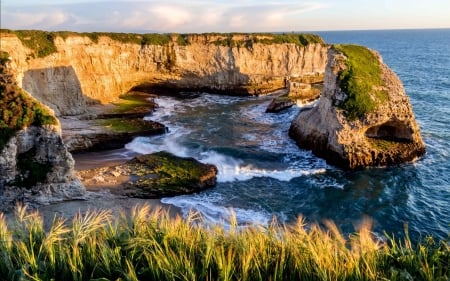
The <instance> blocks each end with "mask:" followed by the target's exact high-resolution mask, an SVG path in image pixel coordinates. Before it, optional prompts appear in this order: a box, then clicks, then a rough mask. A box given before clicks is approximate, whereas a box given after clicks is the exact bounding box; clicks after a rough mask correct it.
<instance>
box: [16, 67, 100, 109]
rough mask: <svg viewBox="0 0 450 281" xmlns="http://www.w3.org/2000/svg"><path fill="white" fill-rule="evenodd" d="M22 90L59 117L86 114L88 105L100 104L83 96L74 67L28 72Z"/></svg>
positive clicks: (25, 74)
mask: <svg viewBox="0 0 450 281" xmlns="http://www.w3.org/2000/svg"><path fill="white" fill-rule="evenodd" d="M22 88H23V89H24V90H26V91H27V92H29V93H30V94H31V95H33V97H35V98H36V99H37V100H39V101H40V102H42V103H43V104H45V105H47V106H49V107H50V108H51V109H53V110H54V111H55V114H56V115H57V116H65V115H79V114H84V113H86V106H87V105H90V104H98V103H100V101H98V100H95V99H92V98H90V97H87V96H85V95H84V94H83V91H82V89H81V83H80V80H79V79H78V76H77V74H76V72H75V70H74V68H73V67H72V66H58V67H49V68H40V69H31V70H27V71H26V72H25V73H24V77H23V81H22Z"/></svg>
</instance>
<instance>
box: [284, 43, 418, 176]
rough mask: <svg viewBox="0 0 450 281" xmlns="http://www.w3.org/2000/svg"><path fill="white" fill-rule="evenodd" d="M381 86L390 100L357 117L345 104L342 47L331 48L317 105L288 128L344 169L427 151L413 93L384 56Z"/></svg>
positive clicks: (302, 143) (390, 161)
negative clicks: (351, 115) (349, 114)
mask: <svg viewBox="0 0 450 281" xmlns="http://www.w3.org/2000/svg"><path fill="white" fill-rule="evenodd" d="M374 55H375V56H376V57H377V59H378V61H379V65H380V66H379V67H380V70H381V79H382V81H383V83H384V86H383V87H382V89H381V90H383V91H385V92H387V93H388V99H387V101H384V102H380V104H378V105H377V107H376V110H374V111H371V112H367V113H366V114H364V115H363V116H360V117H359V118H357V119H354V120H352V119H351V118H347V115H346V113H345V112H344V110H343V109H342V104H343V102H345V101H346V99H347V98H348V93H345V92H344V91H343V89H342V88H341V87H340V83H339V75H340V73H341V72H342V71H344V70H345V69H347V65H346V60H347V59H348V57H346V56H345V55H344V54H343V53H341V52H339V51H337V50H335V49H333V48H332V49H330V50H329V53H328V62H327V65H326V69H325V82H324V89H323V92H322V94H321V97H320V99H319V102H318V105H317V106H316V107H314V108H312V109H308V110H304V111H301V112H300V113H299V115H298V116H297V117H296V119H295V120H294V121H293V122H292V124H291V127H290V130H289V134H290V136H291V137H292V138H293V139H294V140H295V141H296V142H297V144H298V145H299V146H300V147H302V148H306V149H310V150H312V151H313V153H315V154H316V155H318V156H320V157H323V158H325V159H326V160H327V161H328V162H329V163H331V164H335V165H337V166H340V167H343V168H345V169H358V168H363V167H366V166H385V165H392V164H397V163H401V162H405V161H411V160H413V159H415V158H416V157H418V156H421V155H423V154H424V153H425V146H424V143H423V141H422V138H421V135H420V129H419V126H418V125H417V123H416V121H415V118H414V114H413V111H412V107H411V104H410V101H409V98H408V96H407V95H406V93H405V90H404V89H403V85H402V83H401V82H400V80H399V78H398V77H397V76H396V75H395V73H394V72H393V71H392V70H391V69H389V68H388V67H387V66H386V65H385V64H384V63H383V62H382V59H381V57H380V56H379V55H378V54H376V53H374Z"/></svg>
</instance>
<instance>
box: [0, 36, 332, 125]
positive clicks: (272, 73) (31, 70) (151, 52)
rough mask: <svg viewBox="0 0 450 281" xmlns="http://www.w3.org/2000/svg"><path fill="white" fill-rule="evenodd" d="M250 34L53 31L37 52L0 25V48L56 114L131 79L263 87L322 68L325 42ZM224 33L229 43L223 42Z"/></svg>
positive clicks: (173, 85)
mask: <svg viewBox="0 0 450 281" xmlns="http://www.w3.org/2000/svg"><path fill="white" fill-rule="evenodd" d="M135 36H138V35H135ZM248 36H250V35H234V36H233V37H232V38H231V37H230V38H227V37H226V36H225V37H224V36H222V35H220V34H219V35H211V34H210V35H208V34H204V35H187V36H186V37H185V38H184V40H186V41H187V42H188V44H181V43H179V42H178V41H177V39H176V38H174V39H173V40H172V41H170V42H168V43H167V44H136V43H124V42H119V41H116V40H113V39H111V38H110V37H108V36H100V37H99V38H98V40H97V41H94V40H92V38H89V37H88V36H86V35H83V34H72V35H70V36H67V37H65V38H63V37H61V36H57V35H56V36H55V38H54V45H55V46H56V52H54V53H51V54H49V55H48V56H46V57H43V58H36V57H35V56H34V55H33V54H34V51H33V50H31V49H29V48H27V47H26V46H24V44H22V41H21V40H20V39H19V38H18V37H17V36H16V35H15V34H14V33H2V34H1V38H2V44H1V49H2V50H4V51H7V52H9V53H10V54H12V57H13V62H12V65H13V69H14V72H15V77H16V78H17V80H18V83H19V85H21V86H22V87H23V88H24V89H25V90H27V91H28V92H29V93H31V94H32V95H33V96H34V97H36V98H37V99H38V100H40V101H41V102H43V103H45V104H47V105H48V106H49V107H51V108H52V109H53V110H54V111H55V113H56V115H57V116H61V115H77V114H82V113H84V112H85V111H86V104H91V103H93V102H101V103H109V102H111V101H114V100H116V99H117V98H118V97H119V95H121V94H123V93H126V92H128V91H129V90H130V89H132V88H136V87H137V88H138V89H141V90H148V89H151V90H161V91H166V90H167V89H169V90H171V91H172V90H176V91H185V90H188V91H202V90H207V91H210V92H220V93H228V94H264V93H267V92H271V91H274V90H277V89H280V88H284V87H285V81H286V77H303V76H304V77H307V76H310V77H313V78H314V79H316V78H315V77H320V75H321V74H323V71H324V69H325V63H326V52H327V49H328V46H326V45H324V44H320V43H311V44H306V45H305V46H301V45H298V44H293V43H271V44H263V43H258V42H253V41H252V43H251V44H247V42H250V41H248V40H247V39H245V38H244V37H248ZM222 37H224V38H222ZM241 37H242V38H241ZM265 37H270V35H267V36H265ZM265 37H264V36H263V37H261V38H259V40H260V41H261V40H263V39H264V40H267V38H265ZM228 39H229V40H230V41H229V42H231V43H233V44H231V43H230V44H223V42H225V43H226V42H227V41H226V40H228ZM24 40H27V38H25V39H24ZM245 40H247V41H245ZM236 42H237V43H236ZM244 43H245V44H244Z"/></svg>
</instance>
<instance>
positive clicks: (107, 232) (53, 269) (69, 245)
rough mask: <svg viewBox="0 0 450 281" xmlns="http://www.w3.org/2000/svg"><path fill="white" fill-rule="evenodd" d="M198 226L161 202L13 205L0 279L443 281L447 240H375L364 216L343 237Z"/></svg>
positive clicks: (0, 228) (312, 230)
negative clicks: (69, 215)
mask: <svg viewBox="0 0 450 281" xmlns="http://www.w3.org/2000/svg"><path fill="white" fill-rule="evenodd" d="M232 221H234V223H232V226H231V228H230V229H225V228H224V227H223V226H205V224H203V223H202V218H201V217H200V216H199V215H198V214H195V213H192V214H191V215H190V216H189V217H188V218H187V219H181V218H179V217H178V218H170V217H169V214H168V213H167V212H166V211H162V210H161V209H157V210H153V211H151V210H150V208H149V207H148V206H143V207H139V208H138V207H135V208H133V210H132V211H131V212H130V214H128V215H127V214H125V213H122V214H121V215H120V216H113V215H112V214H111V212H109V211H89V212H87V213H85V214H78V215H76V216H75V217H74V218H73V219H72V220H71V221H65V220H63V219H61V218H58V217H55V218H54V220H53V223H52V225H51V226H50V227H49V230H47V231H46V230H45V229H44V226H43V220H42V217H41V216H40V214H39V213H37V212H28V211H27V210H26V208H25V207H21V206H19V207H17V211H16V215H15V219H14V220H12V221H8V222H7V220H6V219H5V217H4V216H3V215H2V214H0V279H4V280H224V281H226V280H243V281H244V280H273V281H275V280H448V278H449V277H450V269H449V262H450V247H449V241H439V242H436V241H434V239H433V238H431V237H427V238H425V239H424V240H423V241H421V242H419V243H417V244H416V245H413V243H412V242H411V240H410V239H409V238H408V236H407V235H406V238H403V239H395V238H394V237H389V236H387V239H386V240H385V241H380V240H379V239H376V238H375V237H373V235H372V233H371V231H370V223H366V224H364V225H363V226H362V227H361V229H360V230H359V231H357V232H356V233H354V234H353V235H352V236H351V237H349V238H347V237H344V236H343V235H342V233H341V232H340V231H339V229H338V227H337V226H336V225H335V224H333V223H332V222H326V223H325V225H326V227H325V228H320V227H318V226H314V225H313V226H308V228H307V227H306V224H305V221H304V220H303V219H302V218H299V219H298V221H297V222H296V223H294V224H292V225H280V224H278V223H277V222H276V220H274V221H273V222H272V223H271V224H270V225H269V226H267V227H263V226H247V227H238V226H237V223H236V221H235V219H233V218H232Z"/></svg>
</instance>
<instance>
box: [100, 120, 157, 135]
mask: <svg viewBox="0 0 450 281" xmlns="http://www.w3.org/2000/svg"><path fill="white" fill-rule="evenodd" d="M97 122H98V123H99V124H100V125H102V126H105V127H107V128H109V129H110V130H111V131H113V132H115V133H130V134H132V133H136V132H145V131H149V130H154V129H160V128H159V126H158V127H156V125H157V123H155V122H153V121H146V120H143V119H142V118H109V119H98V120H97Z"/></svg>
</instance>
